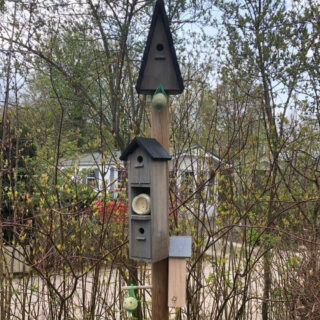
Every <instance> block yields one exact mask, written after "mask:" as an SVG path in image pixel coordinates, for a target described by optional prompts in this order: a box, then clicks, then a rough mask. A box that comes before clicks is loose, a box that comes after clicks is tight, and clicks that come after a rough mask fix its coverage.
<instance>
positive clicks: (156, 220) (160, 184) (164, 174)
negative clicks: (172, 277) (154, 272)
mask: <svg viewBox="0 0 320 320" xmlns="http://www.w3.org/2000/svg"><path fill="white" fill-rule="evenodd" d="M167 166H168V163H167V162H159V161H155V162H153V165H152V168H151V189H152V194H153V196H152V204H151V215H152V262H156V261H160V260H163V259H166V258H168V255H169V250H168V248H169V243H168V240H169V228H168V207H167V203H168V198H169V193H168V179H169V177H168V170H167Z"/></svg>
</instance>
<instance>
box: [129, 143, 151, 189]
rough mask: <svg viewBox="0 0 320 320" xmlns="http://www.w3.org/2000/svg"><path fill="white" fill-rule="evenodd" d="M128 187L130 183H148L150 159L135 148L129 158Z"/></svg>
mask: <svg viewBox="0 0 320 320" xmlns="http://www.w3.org/2000/svg"><path fill="white" fill-rule="evenodd" d="M129 160H130V166H129V185H130V184H131V183H137V184H142V183H144V184H149V183H150V168H149V166H150V162H151V161H150V157H149V156H148V155H147V153H146V152H145V151H143V150H142V149H141V148H137V149H136V150H135V151H134V152H133V153H132V154H131V155H130V156H129Z"/></svg>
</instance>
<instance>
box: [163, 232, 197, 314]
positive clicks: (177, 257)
mask: <svg viewBox="0 0 320 320" xmlns="http://www.w3.org/2000/svg"><path fill="white" fill-rule="evenodd" d="M191 249H192V238H191V236H173V237H170V248H169V278H168V306H169V307H173V308H181V307H184V306H185V304H186V291H187V282H186V275H187V260H186V259H187V258H190V257H191Z"/></svg>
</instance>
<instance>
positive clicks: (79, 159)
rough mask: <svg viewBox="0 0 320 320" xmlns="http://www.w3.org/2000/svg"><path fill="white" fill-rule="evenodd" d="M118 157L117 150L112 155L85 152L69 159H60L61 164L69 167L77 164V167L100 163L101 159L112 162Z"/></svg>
mask: <svg viewBox="0 0 320 320" xmlns="http://www.w3.org/2000/svg"><path fill="white" fill-rule="evenodd" d="M118 157H119V152H115V154H114V155H113V156H110V155H108V156H106V155H104V156H103V155H102V154H101V153H100V152H92V153H85V154H81V155H78V156H75V157H73V158H69V159H61V165H62V166H64V167H69V166H73V165H75V164H77V165H78V166H79V167H83V166H95V165H101V163H102V159H105V163H114V162H115V160H116V159H117V158H118Z"/></svg>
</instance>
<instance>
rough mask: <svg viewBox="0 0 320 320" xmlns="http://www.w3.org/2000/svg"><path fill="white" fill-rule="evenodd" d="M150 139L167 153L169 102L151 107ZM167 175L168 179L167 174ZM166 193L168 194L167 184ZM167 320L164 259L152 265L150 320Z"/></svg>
mask: <svg viewBox="0 0 320 320" xmlns="http://www.w3.org/2000/svg"><path fill="white" fill-rule="evenodd" d="M151 138H155V139H156V140H158V142H159V143H160V144H161V145H162V146H163V148H164V149H166V150H167V151H168V152H169V102H168V105H167V107H165V108H163V109H162V110H161V112H158V111H157V110H156V108H153V107H151ZM167 175H168V177H169V172H167ZM167 181H169V179H167ZM166 192H169V184H168V185H167V191H166ZM168 207H169V203H167V205H166V208H167V209H166V211H165V212H163V214H166V215H168ZM168 244H169V239H168ZM168 319H169V308H168V259H164V260H161V261H159V262H156V263H153V264H152V320H168Z"/></svg>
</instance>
